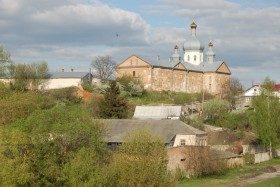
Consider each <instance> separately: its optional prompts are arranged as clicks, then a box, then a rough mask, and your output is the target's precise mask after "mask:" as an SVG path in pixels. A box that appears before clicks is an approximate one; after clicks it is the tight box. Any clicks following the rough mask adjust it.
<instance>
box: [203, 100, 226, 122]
mask: <svg viewBox="0 0 280 187" xmlns="http://www.w3.org/2000/svg"><path fill="white" fill-rule="evenodd" d="M203 108H204V112H205V113H206V114H208V118H210V119H213V120H214V121H215V120H217V119H218V118H219V117H220V116H221V115H223V114H225V113H227V112H228V111H229V109H230V104H229V102H228V101H226V100H222V99H211V100H209V101H207V102H205V104H204V106H203Z"/></svg>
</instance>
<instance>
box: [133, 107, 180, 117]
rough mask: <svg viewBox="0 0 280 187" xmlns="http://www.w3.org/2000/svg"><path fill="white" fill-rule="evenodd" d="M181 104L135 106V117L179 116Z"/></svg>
mask: <svg viewBox="0 0 280 187" xmlns="http://www.w3.org/2000/svg"><path fill="white" fill-rule="evenodd" d="M181 115H182V106H136V107H135V111H134V115H133V118H135V119H167V118H170V117H181Z"/></svg>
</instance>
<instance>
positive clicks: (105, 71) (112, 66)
mask: <svg viewBox="0 0 280 187" xmlns="http://www.w3.org/2000/svg"><path fill="white" fill-rule="evenodd" d="M91 66H92V67H93V68H94V69H95V70H96V71H97V76H98V78H100V79H101V80H102V81H105V80H108V79H109V78H110V77H111V76H112V75H113V74H114V72H115V70H116V62H115V61H113V60H112V58H111V57H110V56H98V57H96V58H95V60H93V61H92V62H91Z"/></svg>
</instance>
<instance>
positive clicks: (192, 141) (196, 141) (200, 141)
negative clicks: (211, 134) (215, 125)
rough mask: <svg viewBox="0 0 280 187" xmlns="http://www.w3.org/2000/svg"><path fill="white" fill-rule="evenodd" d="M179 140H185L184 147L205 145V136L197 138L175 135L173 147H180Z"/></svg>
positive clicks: (194, 136)
mask: <svg viewBox="0 0 280 187" xmlns="http://www.w3.org/2000/svg"><path fill="white" fill-rule="evenodd" d="M181 140H185V145H198V146H206V145H207V135H205V136H201V137H198V136H196V135H180V134H177V135H176V137H175V140H174V144H173V147H177V146H181Z"/></svg>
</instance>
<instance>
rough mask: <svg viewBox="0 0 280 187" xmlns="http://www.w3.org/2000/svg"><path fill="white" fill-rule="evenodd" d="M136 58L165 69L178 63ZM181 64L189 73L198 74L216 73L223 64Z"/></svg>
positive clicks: (139, 56)
mask: <svg viewBox="0 0 280 187" xmlns="http://www.w3.org/2000/svg"><path fill="white" fill-rule="evenodd" d="M135 56H137V57H138V58H140V59H142V60H143V61H145V62H147V63H149V64H150V65H152V66H159V67H166V68H174V67H175V66H176V65H177V64H178V63H179V62H178V61H171V60H169V59H166V58H164V59H161V58H158V57H155V58H151V57H148V56H142V55H135ZM181 63H182V64H183V65H184V66H185V67H186V69H187V70H190V71H200V72H213V71H217V70H218V68H219V67H220V66H221V65H222V64H223V63H224V62H223V61H214V62H211V63H209V62H202V63H200V64H199V65H193V64H191V63H189V62H183V61H181Z"/></svg>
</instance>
